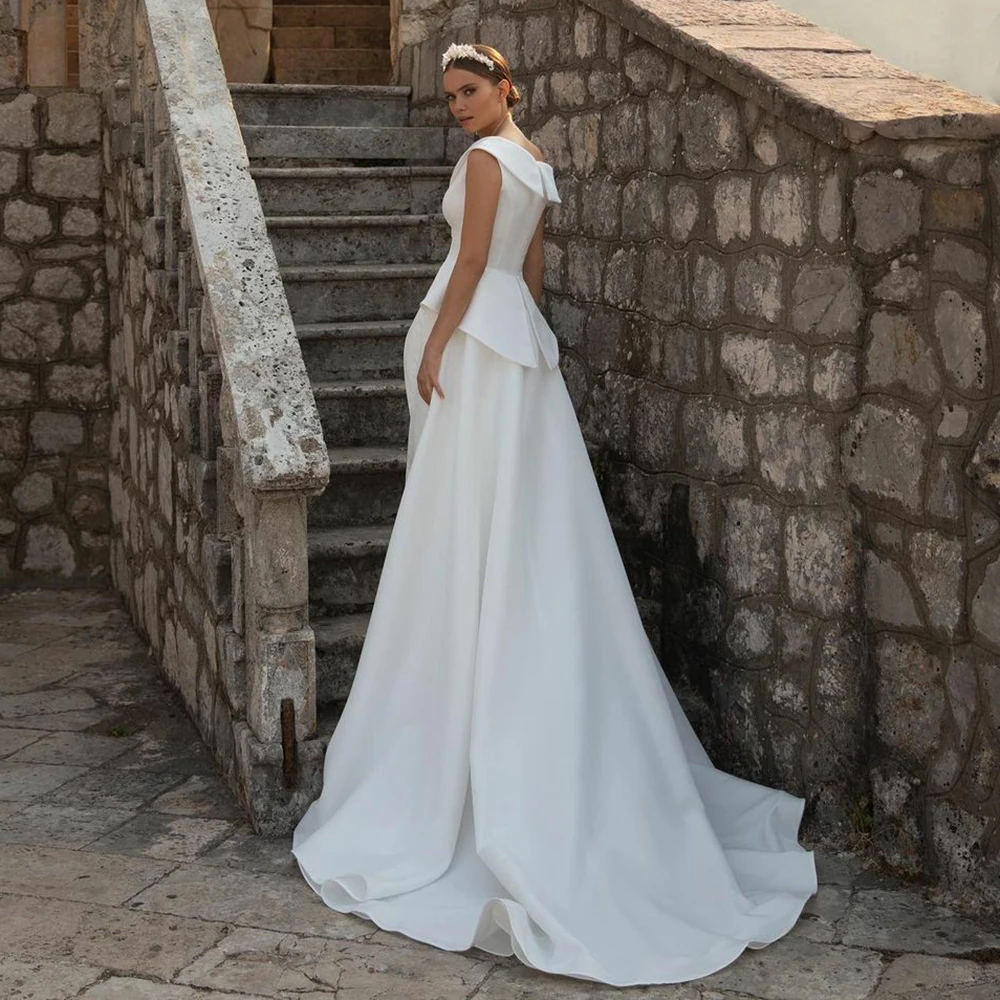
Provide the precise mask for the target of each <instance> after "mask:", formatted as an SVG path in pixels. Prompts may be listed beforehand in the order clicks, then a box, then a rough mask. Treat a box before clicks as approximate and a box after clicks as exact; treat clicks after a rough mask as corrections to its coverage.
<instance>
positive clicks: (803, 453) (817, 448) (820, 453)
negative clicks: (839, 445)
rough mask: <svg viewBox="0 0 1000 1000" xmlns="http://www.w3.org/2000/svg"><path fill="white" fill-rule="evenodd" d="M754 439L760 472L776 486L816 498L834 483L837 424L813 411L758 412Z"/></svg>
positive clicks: (786, 491)
mask: <svg viewBox="0 0 1000 1000" xmlns="http://www.w3.org/2000/svg"><path fill="white" fill-rule="evenodd" d="M827 419H829V418H827ZM755 439H756V444H757V454H758V456H759V457H760V471H761V475H763V477H764V479H765V480H766V481H767V482H768V483H770V484H771V485H772V486H773V487H774V488H775V489H777V490H780V491H781V492H783V493H802V494H805V495H806V496H810V497H817V496H819V495H820V494H822V493H823V492H824V491H825V490H827V489H828V488H829V487H830V486H831V484H832V483H833V481H834V477H835V473H836V446H835V443H834V427H833V426H831V425H829V424H828V423H826V422H824V420H823V419H822V418H817V417H816V415H814V414H812V413H811V412H810V411H808V410H804V409H802V408H795V409H786V410H760V411H758V412H757V416H756V428H755Z"/></svg>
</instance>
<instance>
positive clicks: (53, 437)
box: [28, 410, 84, 455]
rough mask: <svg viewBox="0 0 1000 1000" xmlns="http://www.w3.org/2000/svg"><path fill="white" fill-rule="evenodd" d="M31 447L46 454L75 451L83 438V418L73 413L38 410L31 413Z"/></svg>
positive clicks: (29, 431)
mask: <svg viewBox="0 0 1000 1000" xmlns="http://www.w3.org/2000/svg"><path fill="white" fill-rule="evenodd" d="M28 434H29V437H30V440H31V447H32V448H33V449H35V450H36V451H40V452H42V453H43V454H48V455H62V454H66V453H68V452H72V451H76V450H77V449H78V448H79V447H80V446H81V445H82V444H83V440H84V433H83V420H82V419H81V418H80V417H79V416H78V415H77V414H75V413H56V412H53V411H49V410H38V411H37V412H35V413H33V414H32V415H31V423H30V425H29V430H28Z"/></svg>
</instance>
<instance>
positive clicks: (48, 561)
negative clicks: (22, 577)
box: [21, 524, 76, 576]
mask: <svg viewBox="0 0 1000 1000" xmlns="http://www.w3.org/2000/svg"><path fill="white" fill-rule="evenodd" d="M25 537H26V539H27V540H26V542H25V547H24V560H23V562H22V564H21V565H22V568H23V569H25V570H27V571H28V572H33V573H51V574H58V575H59V576H72V575H73V571H74V570H75V569H76V551H75V550H74V548H73V543H72V542H71V541H70V540H69V535H67V534H66V532H65V530H64V529H62V528H59V527H57V526H56V525H54V524H33V525H31V526H29V528H28V530H27V532H26V536H25Z"/></svg>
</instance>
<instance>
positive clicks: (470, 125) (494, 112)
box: [444, 66, 507, 132]
mask: <svg viewBox="0 0 1000 1000" xmlns="http://www.w3.org/2000/svg"><path fill="white" fill-rule="evenodd" d="M506 82H507V81H506V80H501V81H500V83H499V84H494V83H493V82H492V81H491V80H487V79H485V78H484V77H481V76H477V75H476V74H475V73H470V72H469V71H468V70H467V69H459V67H457V66H452V67H450V68H449V69H447V70H446V71H445V74H444V91H445V95H446V97H447V100H448V108H449V110H450V111H451V113H452V114H453V115H454V116H455V118H456V119H458V122H459V124H460V125H461V126H462V128H464V129H465V131H466V132H478V131H479V128H480V127H481V126H485V125H492V124H493V123H494V122H495V121H496V120H497V119H498V118H499V117H500V116H501V112H502V107H503V103H504V102H505V101H506V96H505V95H504V96H501V90H502V89H503V85H504V84H505V83H506Z"/></svg>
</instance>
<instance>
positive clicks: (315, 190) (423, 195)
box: [250, 166, 452, 215]
mask: <svg viewBox="0 0 1000 1000" xmlns="http://www.w3.org/2000/svg"><path fill="white" fill-rule="evenodd" d="M451 169H452V168H451V167H449V166H427V167H425V166H413V167H251V168H250V174H251V176H252V177H253V178H254V180H255V181H256V182H257V191H258V193H259V194H260V200H261V204H262V205H263V206H264V211H265V213H266V214H268V215H323V214H326V213H333V212H336V213H340V214H344V215H363V214H366V213H369V212H370V213H372V214H376V215H385V214H389V213H392V214H395V213H399V214H409V213H416V214H426V213H430V212H434V213H438V212H440V211H441V200H442V198H443V197H444V193H445V191H446V190H447V188H448V181H449V179H450V178H451Z"/></svg>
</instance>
